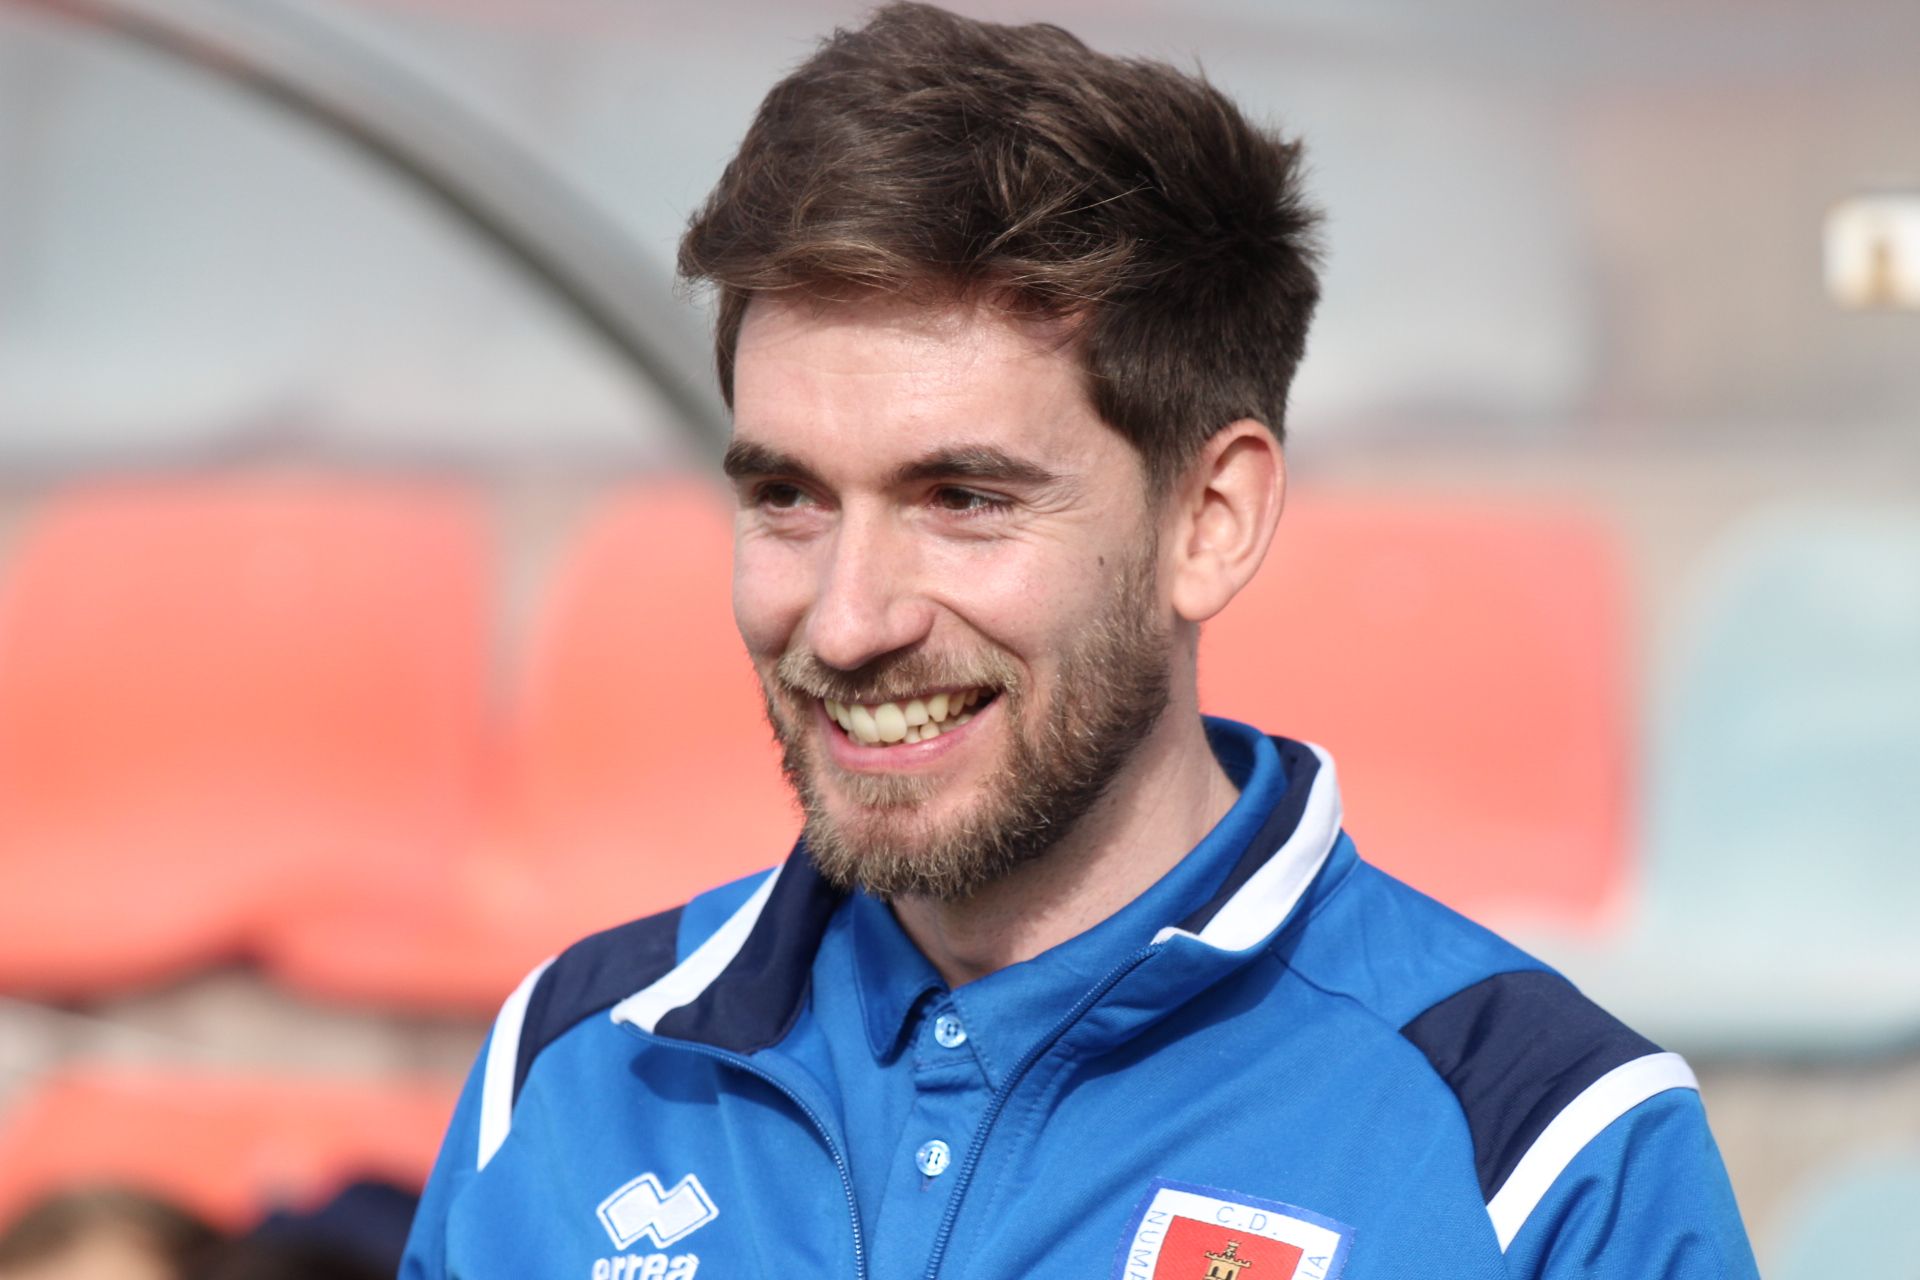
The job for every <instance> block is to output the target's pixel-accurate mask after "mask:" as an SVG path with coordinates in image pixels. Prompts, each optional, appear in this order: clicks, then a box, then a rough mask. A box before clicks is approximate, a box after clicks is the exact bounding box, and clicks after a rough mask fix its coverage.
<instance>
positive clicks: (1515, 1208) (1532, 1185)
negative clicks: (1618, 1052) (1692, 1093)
mask: <svg viewBox="0 0 1920 1280" xmlns="http://www.w3.org/2000/svg"><path fill="white" fill-rule="evenodd" d="M1699 1087H1700V1085H1699V1082H1698V1081H1696V1080H1695V1079H1694V1078H1693V1070H1692V1068H1690V1067H1688V1066H1687V1063H1686V1059H1684V1058H1682V1057H1681V1056H1680V1055H1679V1054H1677V1053H1650V1054H1648V1055H1646V1056H1645V1057H1643V1058H1635V1059H1633V1060H1632V1061H1630V1062H1623V1063H1621V1064H1620V1065H1619V1066H1617V1067H1615V1068H1614V1069H1613V1070H1611V1071H1609V1072H1607V1074H1605V1075H1603V1076H1601V1077H1600V1078H1599V1079H1598V1080H1595V1081H1594V1082H1593V1083H1592V1084H1590V1085H1588V1086H1587V1087H1586V1089H1584V1090H1583V1091H1582V1092H1581V1093H1580V1095H1579V1096H1578V1097H1576V1098H1575V1099H1574V1100H1573V1101H1572V1102H1569V1103H1568V1104H1567V1105H1566V1107H1565V1108H1564V1109H1563V1110H1562V1111H1561V1112H1560V1114H1559V1115H1557V1116H1555V1117H1554V1118H1553V1119H1552V1120H1551V1121H1549V1122H1548V1124H1547V1127H1546V1128H1544V1129H1542V1130H1541V1131H1540V1136H1539V1137H1537V1138H1535V1139H1534V1140H1533V1145H1532V1146H1531V1147H1528V1148H1527V1153H1526V1154H1525V1155H1523V1156H1521V1157H1520V1163H1519V1164H1517V1165H1515V1166H1514V1167H1513V1172H1512V1173H1511V1174H1509V1175H1508V1176H1507V1180H1506V1182H1505V1183H1503V1184H1502V1185H1501V1187H1500V1190H1498V1191H1496V1192H1495V1193H1494V1196H1493V1199H1491V1200H1489V1201H1487V1216H1488V1217H1490V1218H1492V1219H1493V1230H1494V1234H1495V1235H1497V1236H1498V1237H1499V1239H1500V1249H1501V1252H1503V1253H1504V1252H1505V1251H1506V1248H1507V1246H1508V1245H1510V1244H1512V1243H1513V1238H1514V1237H1515V1236H1517V1235H1519V1234H1520V1228H1521V1227H1523V1226H1525V1225H1526V1221H1527V1218H1528V1217H1529V1216H1530V1215H1531V1214H1532V1213H1533V1211H1534V1209H1535V1208H1537V1207H1538V1206H1539V1204H1540V1201H1541V1200H1542V1199H1543V1198H1544V1197H1545V1196H1546V1194H1547V1191H1548V1189H1549V1188H1551V1187H1552V1186H1553V1184H1554V1181H1555V1180H1556V1179H1557V1178H1559V1176H1560V1175H1561V1174H1562V1173H1565V1172H1566V1169H1567V1166H1568V1165H1570V1164H1572V1163H1573V1158H1574V1157H1575V1156H1577V1155H1579V1154H1580V1152H1581V1151H1583V1150H1584V1149H1585V1148H1586V1145H1587V1144H1588V1143H1589V1142H1592V1141H1593V1140H1594V1139H1595V1138H1597V1137H1599V1136H1600V1134H1601V1133H1602V1132H1603V1131H1605V1129H1606V1127H1607V1126H1608V1125H1610V1124H1612V1123H1613V1122H1614V1121H1615V1120H1618V1119H1619V1118H1620V1117H1621V1116H1623V1115H1625V1114H1627V1112H1629V1111H1631V1110H1633V1109H1634V1108H1635V1107H1637V1106H1639V1105H1640V1104H1641V1103H1643V1102H1645V1101H1646V1100H1647V1099H1648V1098H1651V1097H1653V1096H1654V1095H1655V1094H1658V1093H1665V1092H1666V1091H1667V1090H1668V1089H1698V1088H1699Z"/></svg>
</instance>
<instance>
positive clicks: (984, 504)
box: [933, 484, 1011, 515]
mask: <svg viewBox="0 0 1920 1280" xmlns="http://www.w3.org/2000/svg"><path fill="white" fill-rule="evenodd" d="M933 505H934V506H936V507H938V508H940V509H941V510H942V511H951V512H953V513H955V514H956V515H986V514H989V513H991V512H995V511H1004V510H1006V508H1007V507H1008V506H1010V505H1011V504H1010V503H1009V502H1008V501H1007V499H1005V498H1003V497H1001V496H1000V495H998V494H993V493H982V492H980V491H979V490H978V489H963V488H961V487H960V486H958V485H951V484H949V485H942V486H940V487H939V488H938V489H935V490H934V491H933Z"/></svg>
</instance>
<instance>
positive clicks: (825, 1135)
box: [621, 1022, 867, 1280]
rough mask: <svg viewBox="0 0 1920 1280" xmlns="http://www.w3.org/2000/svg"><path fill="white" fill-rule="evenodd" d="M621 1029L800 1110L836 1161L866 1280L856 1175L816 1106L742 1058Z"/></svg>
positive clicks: (857, 1265)
mask: <svg viewBox="0 0 1920 1280" xmlns="http://www.w3.org/2000/svg"><path fill="white" fill-rule="evenodd" d="M621 1025H622V1026H624V1027H625V1028H626V1029H627V1030H628V1031H629V1032H631V1033H632V1034H634V1035H636V1036H639V1037H640V1038H641V1039H643V1040H645V1041H647V1042H648V1043H650V1044H657V1045H661V1046H664V1047H667V1048H672V1049H684V1050H686V1051H688V1052H690V1053H697V1054H701V1055H702V1056H704V1057H708V1058H712V1059H713V1060H714V1061H715V1062H720V1063H724V1064H725V1065H727V1066H730V1067H734V1068H736V1069H738V1070H741V1071H744V1072H746V1073H747V1074H748V1075H750V1076H754V1077H756V1078H758V1079H761V1080H764V1081H766V1082H767V1083H768V1084H770V1085H772V1086H773V1088H774V1089H775V1090H776V1091H777V1092H779V1093H780V1094H781V1095H783V1096H784V1097H785V1098H786V1099H787V1101H789V1102H791V1103H792V1104H793V1105H794V1106H795V1107H797V1108H798V1109H799V1111H800V1114H802V1115H804V1116H805V1117H806V1118H807V1122H808V1123H809V1124H811V1125H812V1126H813V1131H814V1132H815V1133H817V1134H818V1135H820V1141H821V1142H822V1143H824V1144H825V1145H826V1148H827V1154H828V1155H830V1156H832V1157H833V1167H834V1168H835V1169H837V1170H839V1172H840V1189H841V1190H842V1191H843V1192H845V1193H846V1197H847V1220H848V1221H849V1222H851V1223H852V1224H853V1272H854V1275H855V1276H856V1277H858V1280H867V1243H866V1238H865V1236H864V1235H863V1234H862V1233H861V1231H860V1203H859V1201H857V1200H855V1199H854V1198H853V1172H852V1170H850V1169H849V1168H848V1167H847V1158H846V1156H845V1155H843V1154H842V1153H841V1151H840V1143H839V1141H838V1140H837V1139H836V1138H835V1137H834V1136H833V1131H832V1130H831V1129H829V1128H827V1122H826V1121H825V1120H824V1119H823V1118H821V1115H820V1112H819V1111H818V1110H816V1109H815V1108H814V1106H813V1104H812V1103H810V1102H808V1101H807V1100H806V1099H805V1098H803V1097H801V1096H800V1095H799V1093H797V1092H796V1091H794V1090H793V1089H792V1088H790V1087H788V1085H787V1084H786V1083H785V1082H783V1081H781V1080H780V1079H779V1078H778V1077H776V1076H775V1075H774V1074H773V1073H772V1072H770V1071H767V1070H765V1069H763V1068H761V1067H759V1066H756V1065H754V1063H753V1061H752V1060H751V1059H749V1058H746V1057H743V1056H741V1055H740V1054H737V1053H730V1052H728V1051H727V1050H725V1049H716V1048H714V1047H713V1046H712V1045H705V1044H700V1043H699V1042H697V1041H693V1040H670V1039H667V1038H666V1037H664V1036H658V1035H654V1034H653V1033H652V1032H650V1031H642V1030H641V1029H640V1028H639V1027H636V1026H634V1025H633V1024H632V1023H630V1022H629V1023H622V1024H621Z"/></svg>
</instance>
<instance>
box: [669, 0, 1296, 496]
mask: <svg viewBox="0 0 1920 1280" xmlns="http://www.w3.org/2000/svg"><path fill="white" fill-rule="evenodd" d="M1300 169H1301V162H1300V148H1299V145H1298V144H1297V143H1293V142H1286V141H1283V140H1282V139H1280V138H1279V137H1277V136H1275V135H1274V134H1271V133H1268V132H1266V131H1263V130H1261V129H1259V128H1256V127H1254V126H1253V125H1252V124H1250V123H1248V121H1247V120H1246V118H1245V117H1244V116H1242V115H1241V113H1240V111H1239V109H1238V108H1237V107H1236V106H1235V105H1234V104H1233V102H1232V101H1230V100H1229V99H1228V98H1227V97H1226V96H1225V95H1224V94H1222V93H1221V92H1220V91H1219V90H1218V89H1216V88H1214V87H1213V86H1212V85H1211V84H1209V83H1208V82H1207V81H1206V80H1205V79H1203V78H1202V77H1200V76H1198V75H1188V74H1185V73H1183V72H1181V71H1179V70H1176V69H1175V68H1173V67H1171V66H1168V65H1167V64H1165V63H1161V62H1153V61H1147V60H1139V59H1123V58H1115V57H1109V56H1107V55H1104V54H1099V53H1095V52H1094V51H1093V50H1091V49H1089V48H1087V46H1086V45H1084V44H1082V43H1081V42H1080V41H1079V40H1078V39H1076V38H1075V37H1074V36H1072V35H1070V34H1069V33H1067V32H1066V31H1063V30H1061V29H1060V28H1059V27H1055V26H1051V25H1045V24H1036V25H1032V26H1017V27H1016V26H1002V25H999V24H995V23H988V22H976V21H974V20H972V19H969V18H963V17H960V16H958V15H955V14H952V13H948V12H946V11H945V10H943V9H938V8H935V7H934V6H932V5H926V4H890V5H887V6H886V7H884V8H882V9H880V10H879V11H878V12H877V13H876V14H875V15H874V16H873V18H872V19H871V20H870V21H869V22H868V23H867V25H866V26H864V27H861V28H859V29H858V30H854V31H846V30H841V31H836V32H835V33H834V34H833V35H832V36H831V37H829V38H828V39H827V40H826V41H824V42H823V43H822V44H821V46H820V48H819V49H818V50H817V51H816V52H815V53H814V54H813V56H812V57H810V58H808V59H807V61H806V62H804V63H803V64H801V66H800V67H799V68H798V69H796V70H795V71H794V72H793V73H792V74H790V75H789V76H787V77H786V78H785V79H784V80H782V81H780V83H779V84H777V85H775V86H774V88H773V90H772V91H771V92H770V93H768V95H767V97H766V100H765V101H764V102H762V103H761V105H760V111H759V114H758V115H757V116H756V117H755V118H754V121H753V124H752V126H751V127H750V128H749V129H748V130H747V135H746V138H745V139H744V140H743V141H742V142H741V144H740V150H739V153H738V154H737V155H736V156H735V157H734V158H733V160H732V162H731V163H729V164H728V165H727V168H726V171H725V172H724V173H723V174H722V175H721V178H720V182H719V185H718V186H716V187H715V188H714V190H713V193H712V194H711V195H710V196H708V198H707V201H706V203H705V205H704V206H703V207H702V208H701V209H700V210H699V212H698V213H696V214H695V215H694V217H693V219H692V221H691V224H690V225H689V227H688V229H687V233H686V235H685V237H684V238H683V239H682V240H681V242H680V273H681V275H682V276H683V277H685V278H686V279H688V280H692V281H710V282H712V283H713V284H715V285H717V286H718V289H719V318H718V329H717V333H716V336H715V351H716V357H717V364H718V366H719V374H720V386H721V391H722V393H723V394H724V395H725V396H726V398H727V401H728V403H729V404H731V403H732V399H733V361H734V353H735V347H736V344H737V342H738V339H739V334H740V323H741V320H742V318H743V317H744V316H745V314H746V310H747V306H748V304H749V303H750V302H751V301H752V300H753V299H754V298H755V297H756V296H759V295H760V294H763V293H773V292H792V291H799V292H801V293H804V294H810V295H814V296H822V297H845V296H857V295H858V294H860V293H863V292H867V291H880V292H885V293H893V294H909V295H915V296H925V297H926V298H927V299H928V300H929V301H934V300H938V299H941V298H942V297H947V298H952V297H975V296H978V297H990V298H993V299H995V300H998V301H1001V302H1004V303H1005V304H1007V305H1008V306H1010V307H1011V308H1012V309H1013V310H1014V311H1015V312H1016V313H1019V314H1023V315H1029V316H1033V317H1036V318H1045V319H1067V320H1070V321H1071V322H1072V325H1073V329H1072V332H1073V334H1074V338H1075V342H1076V344H1077V348H1078V353H1079V359H1080V360H1081V363H1082V366H1083V367H1084V369H1085V370H1086V374H1087V378H1088V392H1089V395H1090V397H1091V399H1092V402H1093V405H1094V407H1095V409H1096V410H1098V412H1099V413H1100V414H1101V416H1102V417H1103V418H1105V419H1106V421H1107V422H1108V423H1110V424H1111V425H1112V426H1113V427H1114V428H1115V429H1116V430H1118V431H1119V432H1120V433H1121V434H1122V435H1123V436H1125V437H1126V438H1127V439H1128V440H1130V441H1132V442H1133V444H1134V445H1135V447H1136V448H1138V449H1139V451H1140V453H1141V455H1142V457H1143V458H1144V460H1145V463H1146V470H1147V474H1148V477H1149V480H1150V483H1152V485H1153V486H1154V487H1155V488H1156V489H1164V487H1165V486H1166V485H1167V484H1168V483H1169V482H1170V481H1171V479H1172V477H1174V476H1175V475H1177V474H1178V473H1179V472H1180V470H1181V469H1182V468H1183V467H1184V466H1185V465H1186V463H1187V462H1189V461H1190V460H1191V459H1192V457H1193V456H1194V454H1195V453H1197V452H1198V450H1199V449H1200V447H1201V445H1202V444H1204V443H1205V442H1206V441H1207V439H1208V438H1210V437H1211V436H1212V435H1213V434H1214V433H1215V432H1217V431H1218V430H1220V429H1221V428H1222V427H1224V426H1226V425H1227V424H1228V423H1230V422H1233V421H1236V420H1238V419H1240V418H1253V419H1257V420H1258V421H1260V422H1263V423H1265V424H1266V425H1267V427H1268V428H1269V429H1271V430H1272V431H1273V432H1274V434H1275V435H1281V434H1283V432H1284V430H1285V418H1286V403H1287V390H1288V387H1289V386H1290V385H1291V383H1292V381H1293V373H1294V369H1295V367H1296V366H1297V365H1298V364H1299V361H1300V357H1301V354H1302V352H1303V351H1304V349H1305V347H1306V338H1307V325H1308V322H1309V321H1310V320H1311V319H1312V316H1313V308H1314V304H1315V302H1316V301H1317V300H1318V299H1319V293H1320V290H1319V281H1318V277H1317V275H1316V272H1315V259H1316V254H1315V249H1314V245H1313V241H1312V231H1313V228H1314V225H1315V223H1316V222H1317V221H1318V214H1317V213H1316V212H1315V211H1314V210H1313V209H1311V208H1310V207H1309V206H1308V204H1307V203H1306V200H1305V198H1304V197H1303V195H1302V193H1301V190H1300Z"/></svg>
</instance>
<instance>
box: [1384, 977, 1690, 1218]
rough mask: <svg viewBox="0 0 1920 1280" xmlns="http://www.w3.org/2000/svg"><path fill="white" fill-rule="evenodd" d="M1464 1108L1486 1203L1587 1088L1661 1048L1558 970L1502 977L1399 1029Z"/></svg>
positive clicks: (1478, 984)
mask: <svg viewBox="0 0 1920 1280" xmlns="http://www.w3.org/2000/svg"><path fill="white" fill-rule="evenodd" d="M1400 1034H1401V1035H1403V1036H1405V1037H1406V1038H1407V1039H1408V1040H1410V1041H1412V1042H1413V1044H1414V1046H1415V1047H1416V1048H1418V1049H1419V1050H1420V1052H1421V1053H1423V1054H1425V1055H1426V1057H1427V1061H1428V1062H1430V1063H1432V1064H1433V1069H1434V1070H1435V1071H1437V1072H1439V1074H1440V1076H1441V1078H1442V1079H1444V1080H1445V1081H1446V1082H1447V1084H1448V1085H1449V1086H1451V1087H1452V1089H1453V1093H1454V1096H1455V1097H1457V1098H1458V1099H1459V1100H1460V1107H1461V1110H1463V1111H1465V1112H1466V1116H1467V1127H1468V1129H1469V1130H1470V1131H1471V1132H1472V1134H1473V1162H1474V1168H1475V1170H1476V1171H1477V1172H1478V1173H1479V1175H1480V1189H1481V1191H1482V1192H1483V1193H1485V1195H1486V1196H1487V1198H1488V1199H1492V1198H1493V1194H1494V1192H1496V1191H1498V1190H1499V1189H1500V1186H1501V1184H1502V1183H1504V1182H1505V1181H1506V1180H1507V1175H1508V1174H1510V1173H1512V1172H1513V1168H1514V1166H1515V1165H1516V1164H1518V1163H1519V1162H1520V1157H1521V1156H1523V1155H1525V1154H1526V1152H1527V1149H1528V1148H1529V1147H1531V1146H1532V1145H1533V1142H1534V1139H1536V1138H1538V1137H1539V1136H1540V1132H1541V1130H1543V1129H1545V1128H1546V1127H1547V1125H1548V1124H1549V1123H1550V1122H1551V1121H1552V1120H1553V1118H1554V1117H1555V1116H1557V1115H1559V1114H1560V1112H1561V1111H1562V1110H1563V1109H1564V1108H1565V1107H1566V1105H1567V1104H1568V1103H1569V1102H1572V1101H1573V1100H1574V1099H1575V1098H1576V1097H1578V1096H1579V1095H1580V1094H1581V1093H1582V1092H1583V1091H1584V1090H1585V1089H1586V1087H1587V1086H1588V1085H1590V1084H1592V1083H1593V1082H1594V1081H1595V1080H1598V1079H1599V1078H1600V1077H1601V1076H1603V1075H1605V1074H1607V1072H1609V1071H1611V1070H1613V1069H1614V1068H1615V1067H1617V1066H1620V1065H1621V1064H1622V1063H1626V1062H1631V1061H1632V1060H1633V1059H1635V1058H1640V1057H1645V1056H1646V1055H1647V1054H1650V1053H1658V1052H1660V1050H1659V1047H1658V1046H1657V1045H1655V1044H1654V1043H1653V1042H1652V1041H1650V1040H1648V1039H1646V1038H1645V1037H1644V1036H1641V1035H1639V1034H1637V1033H1635V1032H1634V1031H1632V1030H1630V1029H1629V1028H1628V1027H1627V1026H1625V1025H1624V1024H1623V1023H1621V1022H1619V1021H1618V1020H1617V1019H1615V1018H1614V1017H1613V1015H1611V1014H1609V1013H1608V1012H1607V1011H1606V1010H1604V1009H1602V1008H1601V1007H1600V1006H1599V1005H1597V1004H1595V1003H1593V1001H1591V1000H1589V999H1587V998H1586V997H1585V996H1583V995H1581V994H1580V993H1579V991H1577V990H1575V989H1574V986H1573V984H1572V983H1570V982H1568V981H1567V980H1566V979H1565V978H1563V977H1561V976H1560V975H1559V974H1557V973H1549V972H1545V971H1540V970H1533V971H1527V972H1517V973H1500V974H1495V975H1494V976H1493V977H1491V978H1487V979H1485V980H1484V981H1481V982H1476V983H1475V984H1473V985H1472V986H1470V987H1468V988H1467V989H1466V990H1464V991H1461V992H1458V993H1457V994H1455V995H1451V996H1448V997H1447V998H1446V999H1445V1000H1442V1001H1440V1003H1438V1004H1436V1005H1434V1006H1433V1007H1432V1008H1430V1009H1428V1010H1426V1011H1425V1012H1424V1013H1422V1014H1420V1015H1419V1016H1418V1017H1416V1018H1414V1019H1413V1020H1412V1021H1411V1022H1409V1023H1407V1025H1406V1026H1404V1027H1402V1028H1401V1029H1400Z"/></svg>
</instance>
